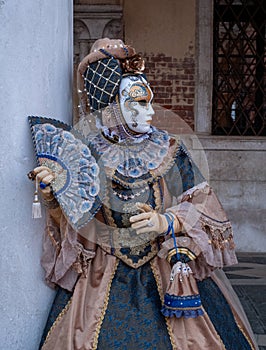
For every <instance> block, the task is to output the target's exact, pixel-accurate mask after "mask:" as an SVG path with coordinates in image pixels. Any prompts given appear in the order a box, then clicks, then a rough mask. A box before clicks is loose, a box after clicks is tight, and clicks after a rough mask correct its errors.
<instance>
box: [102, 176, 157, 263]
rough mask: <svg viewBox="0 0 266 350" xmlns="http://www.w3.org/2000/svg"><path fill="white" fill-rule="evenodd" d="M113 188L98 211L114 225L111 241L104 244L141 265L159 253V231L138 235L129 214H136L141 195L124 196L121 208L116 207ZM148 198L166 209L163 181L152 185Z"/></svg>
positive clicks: (119, 256) (103, 246) (111, 250)
mask: <svg viewBox="0 0 266 350" xmlns="http://www.w3.org/2000/svg"><path fill="white" fill-rule="evenodd" d="M111 191H112V190H111V189H110V192H109V195H108V196H107V198H106V200H105V204H104V205H103V206H102V208H101V211H100V212H99V214H98V215H97V216H98V218H99V216H101V219H100V220H103V219H104V221H105V224H106V225H107V226H109V228H110V229H109V235H110V237H109V244H108V245H106V244H104V245H102V248H103V249H104V250H106V251H107V252H108V253H111V254H113V255H115V256H116V257H118V258H119V259H121V260H123V261H124V262H125V263H126V264H127V265H129V266H131V267H133V268H138V267H139V266H141V265H143V264H145V263H146V262H148V261H149V260H150V259H152V258H153V257H154V256H155V255H156V254H157V252H158V247H157V240H156V238H157V234H156V233H155V232H150V233H148V234H142V235H137V234H136V232H135V230H133V229H132V228H131V227H130V223H129V218H130V216H132V215H134V214H136V212H135V211H134V210H136V208H135V207H134V203H136V201H137V200H139V197H137V198H136V200H134V199H133V200H132V199H130V198H127V199H124V198H120V199H119V201H120V208H114V202H113V200H114V196H116V194H114V193H111ZM144 202H145V203H147V204H150V205H151V206H152V207H153V208H154V209H155V210H157V211H158V212H161V211H162V209H163V190H162V185H161V184H160V181H157V182H155V183H154V184H152V185H150V186H149V189H148V191H147V193H146V200H144ZM114 209H116V210H114ZM118 210H119V211H118ZM97 216H96V217H97ZM100 234H101V233H100V232H99V235H100ZM99 238H100V237H99ZM100 241H101V238H100V239H99V242H100Z"/></svg>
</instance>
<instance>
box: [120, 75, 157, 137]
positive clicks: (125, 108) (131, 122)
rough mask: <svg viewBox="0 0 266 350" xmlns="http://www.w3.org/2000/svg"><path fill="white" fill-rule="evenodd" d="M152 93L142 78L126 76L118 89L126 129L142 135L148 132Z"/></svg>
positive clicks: (150, 119)
mask: <svg viewBox="0 0 266 350" xmlns="http://www.w3.org/2000/svg"><path fill="white" fill-rule="evenodd" d="M152 98H153V93H152V91H151V89H150V87H149V85H148V82H147V81H146V79H145V78H143V77H142V76H137V75H134V76H128V77H125V78H123V79H122V81H121V84H120V87H119V101H120V108H121V112H122V114H123V117H124V119H125V122H126V124H127V126H128V128H129V129H130V130H132V131H134V132H136V133H141V134H144V133H146V132H148V131H149V130H150V124H151V121H152V116H153V115H154V110H153V108H152V106H151V101H152Z"/></svg>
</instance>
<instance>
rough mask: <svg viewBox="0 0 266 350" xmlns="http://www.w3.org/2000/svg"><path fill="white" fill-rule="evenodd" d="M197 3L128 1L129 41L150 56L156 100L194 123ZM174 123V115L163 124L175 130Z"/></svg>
mask: <svg viewBox="0 0 266 350" xmlns="http://www.w3.org/2000/svg"><path fill="white" fill-rule="evenodd" d="M195 6H196V5H195V1H194V0H188V1H182V0H166V1H160V0H136V1H130V0H125V1H124V23H125V41H126V43H128V44H131V45H132V46H134V47H135V48H136V50H137V51H140V52H142V53H143V56H144V57H145V59H146V75H147V77H148V79H149V81H150V84H151V87H152V89H153V91H154V94H155V96H154V102H155V103H157V104H159V105H160V106H162V107H164V108H166V109H171V111H173V112H174V113H176V114H177V115H179V116H180V117H181V118H183V119H184V120H185V121H186V122H187V123H188V124H189V125H190V126H191V127H193V126H194V99H195V25H196V17H195V16H196V8H195ZM172 116H174V115H172ZM174 123H175V119H172V118H171V119H169V120H168V123H167V125H162V126H163V127H167V128H168V130H170V131H174V129H173V125H174ZM157 124H158V123H157Z"/></svg>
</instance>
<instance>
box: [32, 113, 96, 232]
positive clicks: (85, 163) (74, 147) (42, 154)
mask: <svg viewBox="0 0 266 350" xmlns="http://www.w3.org/2000/svg"><path fill="white" fill-rule="evenodd" d="M29 123H30V126H31V132H32V138H33V142H34V146H35V151H36V156H37V161H38V164H39V165H44V166H47V167H48V168H50V169H51V170H52V171H53V172H54V173H55V174H56V177H55V180H54V181H53V182H52V183H51V188H52V190H53V194H54V196H55V198H56V199H57V201H58V203H59V204H60V207H61V209H62V210H63V211H64V213H65V215H66V217H67V218H68V220H69V223H70V224H71V225H72V226H73V228H74V229H76V230H78V229H80V228H81V227H82V226H84V225H86V224H87V223H88V222H89V221H90V220H91V219H92V218H93V216H94V215H95V214H96V212H97V211H98V209H99V208H100V205H101V203H100V199H99V191H100V179H99V176H98V175H99V167H98V165H97V163H96V160H95V158H94V157H93V156H92V155H91V152H90V149H89V148H88V146H87V145H86V144H85V143H83V142H82V141H81V139H79V138H78V133H77V132H75V130H73V129H72V128H71V127H70V126H69V125H67V124H64V123H62V122H60V121H58V120H55V119H50V118H42V117H34V116H30V117H29Z"/></svg>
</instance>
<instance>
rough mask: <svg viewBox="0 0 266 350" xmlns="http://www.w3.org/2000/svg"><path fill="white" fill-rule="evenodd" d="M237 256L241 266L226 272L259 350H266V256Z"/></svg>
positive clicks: (258, 254)
mask: <svg viewBox="0 0 266 350" xmlns="http://www.w3.org/2000/svg"><path fill="white" fill-rule="evenodd" d="M237 256H238V261H239V264H238V265H235V266H232V267H228V268H225V269H224V271H225V272H226V274H227V277H228V278H229V280H230V282H231V284H232V286H233V288H234V290H235V291H236V293H237V295H238V296H239V298H240V301H241V303H242V305H243V307H244V309H245V311H246V314H247V317H248V319H249V322H250V324H251V327H252V329H253V331H254V333H255V336H256V339H257V342H258V345H259V349H260V350H266V254H262V253H238V255H237Z"/></svg>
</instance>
